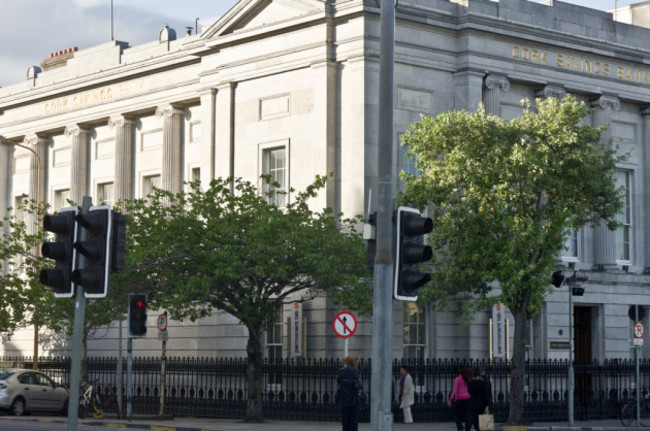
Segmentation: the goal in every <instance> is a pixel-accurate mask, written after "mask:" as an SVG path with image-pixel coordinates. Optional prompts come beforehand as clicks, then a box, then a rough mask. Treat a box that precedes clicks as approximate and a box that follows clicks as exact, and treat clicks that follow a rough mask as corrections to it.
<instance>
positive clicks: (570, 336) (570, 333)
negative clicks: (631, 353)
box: [567, 285, 574, 426]
mask: <svg viewBox="0 0 650 431" xmlns="http://www.w3.org/2000/svg"><path fill="white" fill-rule="evenodd" d="M567 287H568V289H569V373H568V378H569V382H568V384H567V388H568V391H569V426H573V390H574V389H573V386H574V381H573V378H574V377H573V356H574V355H573V288H572V287H571V285H569V286H567Z"/></svg>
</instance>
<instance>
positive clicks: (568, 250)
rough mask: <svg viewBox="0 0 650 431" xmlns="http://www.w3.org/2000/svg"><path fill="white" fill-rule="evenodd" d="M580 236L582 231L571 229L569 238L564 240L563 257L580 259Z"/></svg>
mask: <svg viewBox="0 0 650 431" xmlns="http://www.w3.org/2000/svg"><path fill="white" fill-rule="evenodd" d="M579 236H580V231H579V230H576V229H571V230H570V231H569V236H567V238H566V239H565V240H564V253H563V256H564V257H567V258H572V259H577V258H578V244H579V242H578V238H579Z"/></svg>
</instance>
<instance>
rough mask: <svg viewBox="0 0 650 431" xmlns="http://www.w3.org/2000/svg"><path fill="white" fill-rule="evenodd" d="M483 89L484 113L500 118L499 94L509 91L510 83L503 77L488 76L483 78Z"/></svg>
mask: <svg viewBox="0 0 650 431" xmlns="http://www.w3.org/2000/svg"><path fill="white" fill-rule="evenodd" d="M485 88H486V90H485V93H484V95H483V103H484V104H485V112H486V113H488V114H494V115H497V116H501V92H502V91H504V92H508V91H510V81H509V80H508V78H506V77H505V76H498V75H488V76H486V77H485Z"/></svg>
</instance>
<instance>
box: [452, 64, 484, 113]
mask: <svg viewBox="0 0 650 431" xmlns="http://www.w3.org/2000/svg"><path fill="white" fill-rule="evenodd" d="M484 76H485V73H483V72H475V71H471V70H466V71H463V72H458V73H455V74H454V81H455V83H456V84H455V91H454V94H455V95H456V98H455V102H456V103H455V104H454V108H455V109H456V110H459V111H460V110H461V109H466V110H468V111H470V112H474V111H476V110H477V109H478V107H479V104H480V103H481V102H482V101H483V77H484Z"/></svg>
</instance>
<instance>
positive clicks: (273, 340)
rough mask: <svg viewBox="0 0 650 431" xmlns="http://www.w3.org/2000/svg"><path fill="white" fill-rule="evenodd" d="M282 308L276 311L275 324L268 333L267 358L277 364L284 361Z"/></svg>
mask: <svg viewBox="0 0 650 431" xmlns="http://www.w3.org/2000/svg"><path fill="white" fill-rule="evenodd" d="M283 326H284V325H283V323H282V307H281V306H279V307H278V308H277V309H276V310H275V323H274V324H273V327H272V328H271V329H270V330H269V331H267V332H266V358H267V359H268V360H269V362H276V361H279V360H281V359H282V332H283V331H282V329H283Z"/></svg>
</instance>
